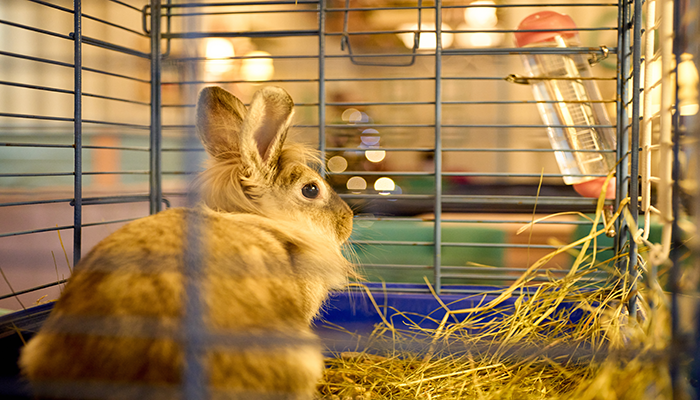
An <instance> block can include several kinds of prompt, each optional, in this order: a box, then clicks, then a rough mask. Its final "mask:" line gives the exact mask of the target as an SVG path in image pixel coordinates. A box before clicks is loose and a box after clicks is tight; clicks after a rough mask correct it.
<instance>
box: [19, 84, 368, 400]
mask: <svg viewBox="0 0 700 400" xmlns="http://www.w3.org/2000/svg"><path fill="white" fill-rule="evenodd" d="M292 109H293V103H292V100H291V98H290V97H289V95H288V94H287V93H286V92H285V91H284V90H282V89H280V88H274V87H267V88H264V89H262V90H260V91H258V92H257V93H256V94H255V95H254V96H253V99H252V101H251V104H250V106H249V107H248V108H247V109H246V107H245V106H244V105H243V103H241V102H240V101H239V100H238V99H237V98H236V97H234V96H233V95H232V94H230V93H228V92H227V91H225V90H223V89H221V88H217V87H210V88H206V89H204V90H203V91H202V93H201V95H200V98H199V102H198V105H197V130H198V133H199V135H200V137H201V139H202V142H203V143H204V147H205V148H206V150H207V152H208V153H209V154H210V155H211V156H212V160H211V164H210V165H209V167H208V169H207V170H206V171H204V172H203V173H202V175H201V176H200V177H199V180H198V182H199V183H198V187H199V190H200V193H201V198H202V205H201V206H200V207H197V208H195V209H170V210H167V211H163V212H161V213H158V214H156V215H152V216H150V217H146V218H143V219H140V220H136V221H133V222H131V223H129V224H127V225H125V226H124V227H122V228H121V229H119V230H117V231H116V232H114V233H113V234H112V235H110V236H109V237H107V238H106V239H104V240H103V241H102V242H100V243H99V244H98V245H97V246H96V247H95V248H94V249H92V251H90V253H89V254H87V255H86V256H85V257H84V258H83V259H82V261H81V262H80V263H79V264H78V265H77V266H76V268H75V273H74V275H73V276H72V277H71V279H70V281H69V282H68V284H67V286H66V288H65V291H64V293H63V295H62V296H61V298H60V299H59V300H58V302H57V303H56V305H55V307H54V309H53V311H52V313H51V315H50V316H49V318H48V319H47V321H46V323H45V324H44V326H43V328H42V329H41V331H40V332H39V333H38V334H37V335H36V336H35V337H34V338H33V339H32V340H30V341H29V343H28V344H27V346H26V347H25V348H24V350H23V352H22V354H21V357H20V367H21V369H22V372H23V373H24V375H25V376H26V377H28V378H29V380H30V382H31V383H32V387H33V388H34V390H35V392H36V393H37V394H38V395H40V396H44V397H68V398H71V397H72V398H93V397H95V398H120V399H127V398H129V399H136V398H183V396H182V395H181V393H180V392H179V391H178V390H179V388H180V387H181V386H180V385H181V381H182V379H181V378H182V376H183V372H182V371H183V369H184V368H185V365H184V364H185V356H184V354H185V353H184V351H183V346H184V345H185V343H186V342H184V341H183V333H182V332H184V331H185V328H186V327H184V326H183V325H182V321H183V315H184V308H185V303H186V301H187V298H186V293H188V292H187V291H186V289H185V288H186V281H185V279H190V278H189V276H191V275H186V274H189V272H187V271H190V270H189V269H188V270H187V271H186V268H191V267H190V266H189V264H188V263H186V262H185V259H186V257H187V254H189V253H190V252H187V251H186V250H185V249H186V248H195V249H198V250H199V251H198V252H196V253H197V254H199V257H198V259H199V261H200V262H199V263H198V265H201V270H200V275H199V276H201V281H200V282H201V285H200V288H201V300H202V313H201V316H200V318H201V321H202V326H203V327H204V328H206V329H205V331H207V332H208V333H209V336H208V338H211V340H209V341H205V342H204V349H205V350H204V351H203V356H202V357H201V363H202V365H203V369H204V371H205V374H206V376H207V379H208V382H209V384H204V385H203V386H204V387H206V390H208V392H209V394H212V395H216V397H217V398H218V397H221V398H230V399H243V398H245V399H251V398H252V399H256V398H271V399H272V398H274V399H280V398H289V399H311V398H313V397H314V392H315V387H316V383H317V381H318V380H319V378H320V377H321V374H322V370H323V357H322V353H321V347H320V344H319V343H318V338H317V337H316V336H315V335H314V333H313V332H312V331H311V329H310V322H311V320H312V319H313V318H314V316H316V314H317V313H318V311H319V308H320V307H321V306H322V303H323V302H324V301H325V299H326V297H327V296H328V292H329V290H331V289H333V288H338V287H341V286H342V285H343V284H344V283H345V282H346V280H347V278H348V276H350V275H353V273H354V272H353V266H352V264H351V263H349V262H348V261H347V260H346V259H345V258H344V257H343V255H342V254H341V250H340V249H341V246H342V244H343V243H344V242H345V241H346V240H347V239H348V237H349V236H350V232H351V230H352V211H351V210H350V208H349V207H348V206H347V204H345V203H344V202H343V201H342V200H341V199H340V198H339V197H338V195H337V194H335V193H334V192H333V191H332V190H331V188H330V187H329V186H328V185H327V184H326V183H325V182H324V181H323V179H322V178H321V177H320V176H319V175H318V174H317V173H316V172H315V171H314V170H313V169H312V168H311V167H310V166H309V164H312V166H313V163H314V162H316V163H317V162H318V159H317V158H315V156H314V154H313V152H311V151H310V150H308V149H306V148H304V147H302V146H300V145H287V146H284V140H285V137H286V134H287V130H288V128H289V125H290V121H291V117H292V113H293V111H292ZM317 165H318V164H317ZM192 232H196V234H192ZM187 243H190V244H192V245H194V246H195V247H192V246H190V247H188V246H187ZM185 276H188V278H185ZM194 276H197V275H196V273H195V274H194Z"/></svg>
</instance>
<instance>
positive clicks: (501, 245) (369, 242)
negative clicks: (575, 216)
mask: <svg viewBox="0 0 700 400" xmlns="http://www.w3.org/2000/svg"><path fill="white" fill-rule="evenodd" d="M349 243H350V244H351V245H352V244H361V245H365V246H434V245H435V242H432V241H429V242H425V241H402V240H397V241H393V240H350V242H349ZM440 244H441V246H442V247H479V248H495V249H540V250H556V249H558V248H559V247H560V246H552V245H549V244H527V243H452V242H445V241H442V242H441V243H440ZM580 248H581V246H574V247H572V249H580ZM596 250H598V251H605V250H608V247H598V248H597V249H596Z"/></svg>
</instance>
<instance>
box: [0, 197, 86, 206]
mask: <svg viewBox="0 0 700 400" xmlns="http://www.w3.org/2000/svg"><path fill="white" fill-rule="evenodd" d="M71 200H73V199H52V200H34V201H15V202H10V203H0V207H16V206H36V205H43V204H55V203H69V202H70V201H71Z"/></svg>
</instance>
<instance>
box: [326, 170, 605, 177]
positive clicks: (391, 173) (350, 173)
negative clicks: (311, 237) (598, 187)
mask: <svg viewBox="0 0 700 400" xmlns="http://www.w3.org/2000/svg"><path fill="white" fill-rule="evenodd" d="M328 175H341V176H435V173H434V172H404V171H343V172H328ZM439 175H440V176H443V177H446V176H480V177H498V178H540V177H543V178H561V177H564V176H570V177H575V178H584V177H588V176H594V177H605V176H607V175H603V174H587V175H584V174H561V173H559V174H538V173H516V172H442V173H440V174H439Z"/></svg>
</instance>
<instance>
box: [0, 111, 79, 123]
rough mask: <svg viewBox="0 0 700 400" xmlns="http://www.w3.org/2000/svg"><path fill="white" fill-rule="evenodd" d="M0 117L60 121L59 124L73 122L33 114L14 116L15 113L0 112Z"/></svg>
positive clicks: (66, 119) (67, 119)
mask: <svg viewBox="0 0 700 400" xmlns="http://www.w3.org/2000/svg"><path fill="white" fill-rule="evenodd" d="M0 117H6V118H21V119H38V120H42V121H61V122H73V118H67V117H48V116H45V115H34V114H16V113H3V112H0Z"/></svg>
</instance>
